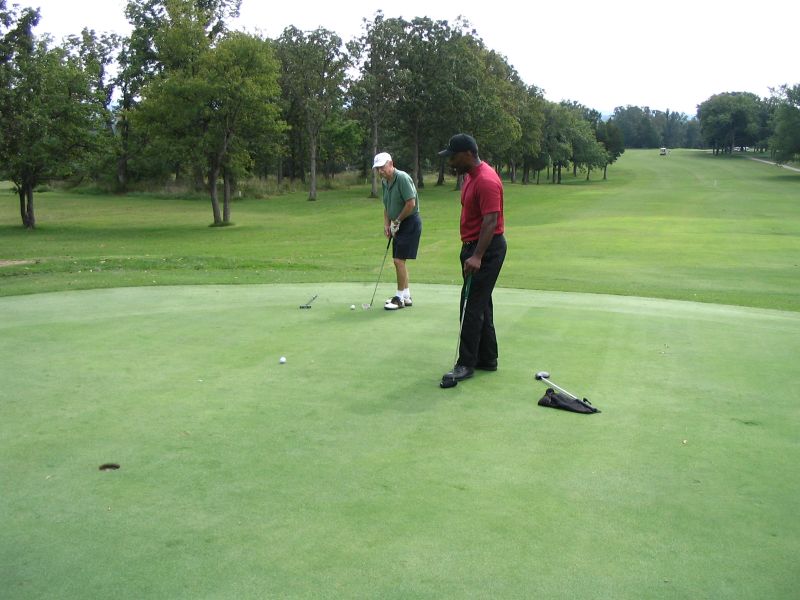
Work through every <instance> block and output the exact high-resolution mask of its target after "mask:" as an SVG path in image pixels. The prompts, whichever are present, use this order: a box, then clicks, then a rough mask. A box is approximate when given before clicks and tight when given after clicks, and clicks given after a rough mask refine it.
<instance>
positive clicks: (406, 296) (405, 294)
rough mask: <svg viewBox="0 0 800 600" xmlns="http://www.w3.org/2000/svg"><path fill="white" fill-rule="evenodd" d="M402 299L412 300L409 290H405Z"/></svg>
mask: <svg viewBox="0 0 800 600" xmlns="http://www.w3.org/2000/svg"><path fill="white" fill-rule="evenodd" d="M402 297H403V298H411V292H410V291H409V289H408V288H406V289H404V290H403V296H402Z"/></svg>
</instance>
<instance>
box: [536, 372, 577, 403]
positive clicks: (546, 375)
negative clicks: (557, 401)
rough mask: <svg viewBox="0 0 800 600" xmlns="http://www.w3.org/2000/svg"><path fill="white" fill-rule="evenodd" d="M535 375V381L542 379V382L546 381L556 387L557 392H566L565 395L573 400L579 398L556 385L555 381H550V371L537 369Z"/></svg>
mask: <svg viewBox="0 0 800 600" xmlns="http://www.w3.org/2000/svg"><path fill="white" fill-rule="evenodd" d="M535 377H536V380H537V381H544V382H546V383H547V385H551V386H553V387H554V388H556V389H557V390H558V391H559V392H561V393H563V394H566V395H567V396H569V397H570V398H572V399H573V400H580V398H578V397H577V396H575V395H574V394H570V393H569V392H568V391H567V390H565V389H564V388H562V387H559V386H557V385H556V384H555V383H553V382H552V381H550V373H548V372H547V371H539V372H538V373H536V375H535Z"/></svg>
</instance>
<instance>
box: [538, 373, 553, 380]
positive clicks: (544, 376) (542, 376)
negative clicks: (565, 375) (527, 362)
mask: <svg viewBox="0 0 800 600" xmlns="http://www.w3.org/2000/svg"><path fill="white" fill-rule="evenodd" d="M542 379H550V373H548V372H547V371H539V372H538V373H537V374H536V381H541V380H542Z"/></svg>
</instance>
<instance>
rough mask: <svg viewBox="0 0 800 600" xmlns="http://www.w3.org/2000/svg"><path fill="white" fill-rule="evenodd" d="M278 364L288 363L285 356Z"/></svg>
mask: <svg viewBox="0 0 800 600" xmlns="http://www.w3.org/2000/svg"><path fill="white" fill-rule="evenodd" d="M278 362H279V363H281V364H283V363H285V362H286V357H285V356H281V359H280V360H279V361H278Z"/></svg>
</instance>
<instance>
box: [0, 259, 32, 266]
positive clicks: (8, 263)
mask: <svg viewBox="0 0 800 600" xmlns="http://www.w3.org/2000/svg"><path fill="white" fill-rule="evenodd" d="M35 262H36V261H35V260H3V259H2V258H0V267H13V266H16V265H32V264H34V263H35Z"/></svg>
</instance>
